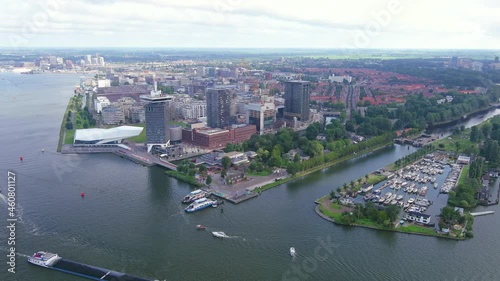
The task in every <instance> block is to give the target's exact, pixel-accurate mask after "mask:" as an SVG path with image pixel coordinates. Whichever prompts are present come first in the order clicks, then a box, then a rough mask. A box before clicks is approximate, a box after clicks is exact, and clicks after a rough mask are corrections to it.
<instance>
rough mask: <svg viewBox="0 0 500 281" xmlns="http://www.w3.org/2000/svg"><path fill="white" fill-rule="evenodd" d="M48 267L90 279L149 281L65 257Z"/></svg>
mask: <svg viewBox="0 0 500 281" xmlns="http://www.w3.org/2000/svg"><path fill="white" fill-rule="evenodd" d="M47 268H49V269H53V270H57V271H61V272H65V273H69V274H73V275H77V276H80V277H84V278H87V279H91V280H108V281H151V280H149V279H144V278H140V277H136V276H132V275H129V274H125V273H120V272H116V271H112V270H109V269H104V268H100V267H97V266H92V265H87V264H83V263H79V262H74V261H71V260H67V259H60V260H59V261H58V262H56V263H55V264H54V265H52V266H51V267H47Z"/></svg>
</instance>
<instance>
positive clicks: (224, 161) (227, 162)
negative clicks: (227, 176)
mask: <svg viewBox="0 0 500 281" xmlns="http://www.w3.org/2000/svg"><path fill="white" fill-rule="evenodd" d="M221 164H222V167H223V168H224V170H227V169H229V167H231V158H229V157H227V156H224V157H222V159H221Z"/></svg>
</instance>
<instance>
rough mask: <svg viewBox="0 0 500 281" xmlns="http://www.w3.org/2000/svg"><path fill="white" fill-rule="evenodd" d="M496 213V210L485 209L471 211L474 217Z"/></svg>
mask: <svg viewBox="0 0 500 281" xmlns="http://www.w3.org/2000/svg"><path fill="white" fill-rule="evenodd" d="M494 213H495V211H484V212H475V213H470V214H471V216H473V217H477V216H485V215H492V214H494Z"/></svg>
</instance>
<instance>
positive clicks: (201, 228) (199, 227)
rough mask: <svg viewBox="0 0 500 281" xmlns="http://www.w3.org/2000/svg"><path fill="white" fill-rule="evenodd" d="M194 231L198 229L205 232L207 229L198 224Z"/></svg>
mask: <svg viewBox="0 0 500 281" xmlns="http://www.w3.org/2000/svg"><path fill="white" fill-rule="evenodd" d="M196 229H198V230H205V229H207V228H206V227H205V226H203V225H201V224H199V225H197V226H196Z"/></svg>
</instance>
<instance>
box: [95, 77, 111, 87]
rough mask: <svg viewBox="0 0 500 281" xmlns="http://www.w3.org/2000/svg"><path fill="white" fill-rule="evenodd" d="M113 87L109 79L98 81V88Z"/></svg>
mask: <svg viewBox="0 0 500 281" xmlns="http://www.w3.org/2000/svg"><path fill="white" fill-rule="evenodd" d="M105 87H111V80H109V79H99V80H98V81H97V88H105Z"/></svg>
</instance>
